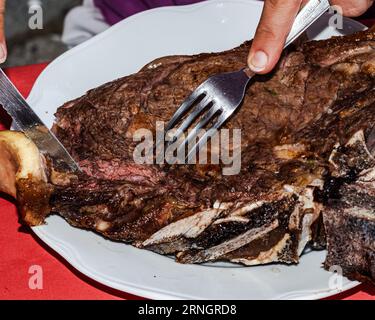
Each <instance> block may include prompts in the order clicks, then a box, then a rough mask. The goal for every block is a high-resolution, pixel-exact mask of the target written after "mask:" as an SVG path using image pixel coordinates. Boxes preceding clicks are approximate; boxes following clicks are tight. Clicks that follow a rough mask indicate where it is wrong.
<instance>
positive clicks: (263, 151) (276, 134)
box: [0, 30, 375, 279]
mask: <svg viewBox="0 0 375 320" xmlns="http://www.w3.org/2000/svg"><path fill="white" fill-rule="evenodd" d="M249 45H250V44H249V43H245V44H244V45H242V46H240V47H238V48H236V49H233V50H229V51H226V52H222V53H214V54H200V55H195V56H173V57H166V58H161V59H158V60H156V61H153V62H152V63H150V64H148V65H147V66H145V67H144V68H143V69H142V70H141V71H140V72H138V73H136V74H133V75H130V76H128V77H124V78H122V79H119V80H116V81H114V82H111V83H108V84H105V85H103V86H101V87H99V88H97V89H94V90H91V91H90V92H88V93H87V94H86V95H85V96H83V97H81V98H79V99H77V100H74V101H71V102H68V103H66V104H65V105H63V106H62V107H61V108H59V109H58V111H57V115H56V116H57V120H56V124H55V126H54V129H53V130H54V132H55V133H56V135H57V136H58V138H59V139H60V140H61V141H62V142H63V144H64V145H65V146H66V147H67V149H68V150H69V151H70V152H71V153H72V155H73V156H74V158H75V159H76V160H77V161H79V163H80V166H81V167H82V168H83V171H84V173H83V174H81V175H72V174H69V173H65V172H60V170H59V168H57V167H54V166H53V165H52V162H50V161H49V162H48V166H47V167H48V169H47V170H46V171H47V173H48V179H49V180H48V181H49V184H50V187H51V189H53V191H52V195H51V197H50V203H49V205H50V206H51V207H52V210H51V212H52V213H56V214H59V215H61V216H62V217H64V218H65V219H66V220H67V221H68V222H69V223H70V224H71V225H73V226H76V227H80V228H87V229H91V230H95V231H96V232H99V233H101V234H103V235H104V236H105V237H108V238H110V239H114V240H120V241H124V242H127V243H131V244H133V245H135V246H137V247H140V248H146V249H149V250H153V251H155V252H159V253H162V254H174V255H175V256H176V259H177V261H179V262H182V263H201V262H206V261H216V260H226V261H232V262H238V263H242V264H245V265H255V264H264V263H270V262H284V263H298V260H299V256H300V255H301V253H302V251H303V250H304V248H305V246H306V244H307V243H309V242H310V243H312V244H314V245H315V246H316V247H318V246H319V247H322V246H324V245H325V243H327V247H328V258H327V261H326V263H325V265H326V267H327V268H329V267H330V266H331V265H333V264H339V265H341V266H342V268H343V270H344V272H345V274H347V275H348V276H351V277H355V278H360V277H367V278H370V279H374V275H375V260H374V242H375V232H374V223H375V222H374V221H375V211H374V205H373V204H374V201H373V200H374V189H375V188H374V181H375V180H374V171H373V170H374V164H375V163H374V158H373V157H374V155H373V154H374V145H375V142H374V141H375V138H374V136H375V134H374V133H373V131H372V130H373V129H374V128H375V89H374V84H375V31H374V30H369V31H366V32H361V33H357V34H354V35H351V36H347V37H341V38H332V39H329V40H326V41H319V42H315V41H313V42H309V43H306V44H304V45H302V46H301V47H298V48H295V49H292V50H291V51H290V52H288V53H286V54H285V55H284V57H283V58H282V59H281V61H280V63H279V65H278V66H277V68H276V69H275V71H274V72H273V74H271V75H267V76H259V77H258V78H257V79H256V81H255V82H254V83H252V84H251V86H250V87H249V89H248V91H247V93H246V97H245V100H244V103H243V105H242V107H241V109H240V110H239V112H238V113H237V114H236V115H235V116H234V117H233V118H232V119H231V120H230V121H229V122H228V123H227V125H226V126H227V128H231V129H233V128H239V129H241V130H242V140H241V141H242V155H241V157H242V158H241V160H242V167H241V172H240V174H238V175H235V176H224V175H222V174H221V166H220V165H195V166H191V165H190V166H188V165H187V166H158V165H139V164H135V163H134V161H133V152H134V148H135V146H136V143H135V142H134V141H133V133H134V132H135V131H136V130H137V129H140V128H148V129H153V130H155V123H156V121H166V122H167V121H168V119H170V117H171V116H172V114H173V113H174V112H175V110H176V108H177V107H178V106H179V105H180V104H181V102H182V101H183V100H184V99H185V97H186V96H187V95H188V94H189V93H190V92H191V91H192V90H194V88H195V87H196V86H197V85H198V84H199V83H201V82H202V81H204V80H205V79H206V78H207V77H208V76H210V75H212V74H215V73H220V72H226V71H233V70H238V69H240V68H242V67H243V62H244V61H246V55H247V53H248V49H249ZM353 141H354V142H353ZM211 152H215V151H214V150H211ZM1 161H3V163H5V162H6V160H4V159H3V160H1V158H0V162H1ZM20 196H22V195H20ZM20 200H22V199H20ZM357 209H358V210H357ZM36 221H37V222H38V223H39V222H40V213H38V220H36ZM27 222H28V223H29V224H33V221H32V220H28V221H27ZM324 230H325V232H324ZM346 230H350V232H346ZM344 247H345V248H346V249H342V248H344ZM340 248H341V249H340Z"/></svg>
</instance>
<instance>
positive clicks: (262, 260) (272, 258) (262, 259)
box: [231, 234, 290, 266]
mask: <svg viewBox="0 0 375 320" xmlns="http://www.w3.org/2000/svg"><path fill="white" fill-rule="evenodd" d="M289 239H290V235H289V234H285V235H284V237H283V238H282V239H281V240H280V241H279V242H278V243H277V244H276V245H275V246H274V247H272V248H271V249H269V250H267V251H263V252H261V253H259V255H258V256H257V257H256V258H255V259H246V258H237V259H232V260H231V262H234V263H242V264H244V265H247V266H255V265H259V264H266V263H271V262H278V261H279V252H282V250H284V248H285V246H286V245H287V243H288V240H289Z"/></svg>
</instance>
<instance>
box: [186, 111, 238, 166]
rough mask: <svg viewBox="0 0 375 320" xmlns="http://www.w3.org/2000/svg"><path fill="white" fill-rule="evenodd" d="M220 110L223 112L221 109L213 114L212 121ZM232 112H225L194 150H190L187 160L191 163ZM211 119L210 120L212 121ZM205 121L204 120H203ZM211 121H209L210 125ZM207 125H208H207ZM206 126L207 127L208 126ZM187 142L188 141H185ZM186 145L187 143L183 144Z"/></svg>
mask: <svg viewBox="0 0 375 320" xmlns="http://www.w3.org/2000/svg"><path fill="white" fill-rule="evenodd" d="M218 110H221V109H217V110H216V112H215V113H213V112H212V113H213V114H212V116H211V119H212V117H213V116H214V115H215V114H216V113H217V111H218ZM231 113H232V112H223V113H222V114H221V115H220V117H219V118H218V120H217V122H216V123H215V124H214V125H213V126H212V127H211V128H210V129H209V130H208V131H207V132H206V133H205V134H204V135H203V136H202V137H201V138H200V139H199V141H198V142H197V143H196V144H195V145H194V146H193V148H192V149H191V150H190V152H189V153H188V155H187V157H186V159H187V161H188V162H189V161H190V160H191V157H192V156H193V155H194V154H195V153H196V152H197V150H199V149H200V148H201V147H202V145H203V143H204V142H208V141H206V140H207V139H208V137H209V136H210V135H211V134H212V132H213V131H215V130H217V129H219V128H220V127H221V126H222V125H223V124H224V122H225V121H226V120H227V119H228V118H229V117H230V115H231ZM211 119H210V120H211ZM202 121H203V120H202ZM208 122H209V121H207V123H208ZM207 123H206V124H207ZM206 124H205V125H206ZM185 141H186V140H185ZM183 145H185V143H184V144H183Z"/></svg>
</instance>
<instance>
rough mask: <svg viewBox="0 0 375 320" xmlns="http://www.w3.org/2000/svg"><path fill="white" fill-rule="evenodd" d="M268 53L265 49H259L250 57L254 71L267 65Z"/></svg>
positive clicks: (261, 69) (250, 63)
mask: <svg viewBox="0 0 375 320" xmlns="http://www.w3.org/2000/svg"><path fill="white" fill-rule="evenodd" d="M267 63H268V55H267V54H266V53H265V52H264V51H257V52H255V53H254V55H253V56H252V57H250V61H249V67H250V69H251V70H253V71H254V72H259V71H263V70H264V69H265V68H266V67H267Z"/></svg>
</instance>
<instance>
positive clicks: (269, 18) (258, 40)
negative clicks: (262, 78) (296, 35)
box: [248, 0, 302, 74]
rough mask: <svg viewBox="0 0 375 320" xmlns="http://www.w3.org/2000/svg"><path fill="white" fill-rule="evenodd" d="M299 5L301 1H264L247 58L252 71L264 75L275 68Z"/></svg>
mask: <svg viewBox="0 0 375 320" xmlns="http://www.w3.org/2000/svg"><path fill="white" fill-rule="evenodd" d="M301 5H302V0H288V1H285V0H265V4H264V9H263V13H262V17H261V19H260V22H259V25H258V29H257V31H256V34H255V37H254V39H253V43H252V46H251V49H250V53H249V58H248V64H249V67H250V69H251V70H252V71H254V72H256V73H261V74H265V73H268V72H270V71H271V70H272V69H273V68H274V67H275V65H276V63H277V62H278V61H279V59H280V55H281V52H282V50H283V47H284V45H285V41H286V38H287V36H288V34H289V32H290V30H291V28H292V25H293V22H294V19H295V17H296V15H297V13H298V11H299V9H300V8H301Z"/></svg>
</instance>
